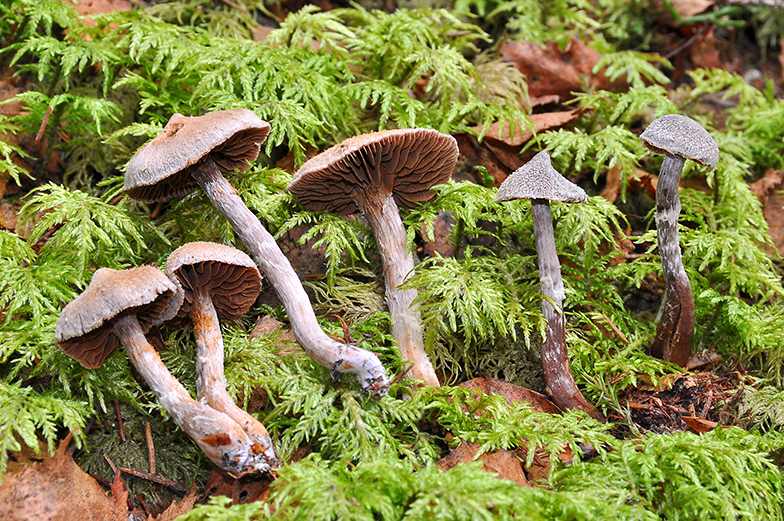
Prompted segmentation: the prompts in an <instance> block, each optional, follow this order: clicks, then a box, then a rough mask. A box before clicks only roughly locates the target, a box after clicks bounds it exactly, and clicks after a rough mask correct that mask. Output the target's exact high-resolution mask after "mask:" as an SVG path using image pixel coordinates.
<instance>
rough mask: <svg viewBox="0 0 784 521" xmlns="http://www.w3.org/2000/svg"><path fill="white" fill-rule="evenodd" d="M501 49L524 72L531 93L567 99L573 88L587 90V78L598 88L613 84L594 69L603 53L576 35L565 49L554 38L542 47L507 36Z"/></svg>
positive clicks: (576, 90)
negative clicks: (595, 72)
mask: <svg viewBox="0 0 784 521" xmlns="http://www.w3.org/2000/svg"><path fill="white" fill-rule="evenodd" d="M500 53H501V56H502V57H503V59H504V60H507V61H511V62H513V63H514V64H515V66H516V67H517V68H518V69H519V70H520V72H522V73H523V74H525V76H526V79H527V80H528V95H529V96H531V97H533V98H535V97H537V96H546V95H550V96H552V95H557V96H559V97H560V98H561V99H564V100H568V99H571V98H572V92H579V91H582V90H584V85H583V82H584V81H585V80H589V81H590V85H591V86H592V87H593V88H596V89H604V90H609V89H611V88H612V84H611V83H610V80H609V79H607V77H606V76H604V75H603V74H602V73H601V72H600V73H599V74H593V72H592V69H593V67H594V65H596V63H597V62H598V61H599V60H600V59H601V58H602V54H601V53H600V52H598V51H595V50H593V49H591V48H590V47H588V45H586V44H585V43H584V42H582V41H580V40H579V39H578V38H577V37H576V36H573V37H572V40H571V42H570V43H569V45H568V46H567V48H566V49H565V50H564V51H561V50H560V48H559V47H558V45H557V44H556V43H555V42H547V45H546V46H545V48H544V49H542V47H540V46H539V45H538V44H536V43H533V42H527V41H521V42H518V41H514V40H507V41H505V42H504V43H503V44H502V45H501V49H500Z"/></svg>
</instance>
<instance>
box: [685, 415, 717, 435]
mask: <svg viewBox="0 0 784 521" xmlns="http://www.w3.org/2000/svg"><path fill="white" fill-rule="evenodd" d="M681 420H683V423H685V424H686V425H688V426H689V428H690V429H691V430H693V431H694V432H696V433H697V434H703V433H706V432H710V431H712V430H713V429H715V428H716V427H717V426H718V425H719V423H718V422H712V421H710V420H706V419H705V418H699V417H696V416H681Z"/></svg>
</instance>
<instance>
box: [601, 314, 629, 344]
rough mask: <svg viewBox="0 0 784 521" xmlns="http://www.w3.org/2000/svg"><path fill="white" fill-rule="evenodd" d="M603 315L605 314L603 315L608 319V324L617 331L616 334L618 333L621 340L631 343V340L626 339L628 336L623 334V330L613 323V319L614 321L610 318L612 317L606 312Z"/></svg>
mask: <svg viewBox="0 0 784 521" xmlns="http://www.w3.org/2000/svg"><path fill="white" fill-rule="evenodd" d="M602 316H603V317H604V319H605V320H606V321H607V323H608V324H610V327H611V328H612V330H613V331H615V334H616V335H618V337H619V338H620V339H621V340H623V343H624V344H628V343H629V341H628V340H627V339H626V337H625V336H623V333H621V331H620V330H619V329H618V327H616V325H615V324H614V323H613V321H612V320H610V317H608V316H607V315H605V314H604V313H602Z"/></svg>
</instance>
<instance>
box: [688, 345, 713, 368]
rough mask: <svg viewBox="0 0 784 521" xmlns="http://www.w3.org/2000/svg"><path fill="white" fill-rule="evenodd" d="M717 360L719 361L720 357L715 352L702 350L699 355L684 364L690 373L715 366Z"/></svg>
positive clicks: (692, 356)
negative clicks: (708, 366) (699, 368)
mask: <svg viewBox="0 0 784 521" xmlns="http://www.w3.org/2000/svg"><path fill="white" fill-rule="evenodd" d="M719 360H721V355H720V354H718V353H717V352H716V351H708V350H707V349H703V350H702V351H700V352H699V353H697V354H695V355H691V356H690V357H689V361H688V362H686V369H688V370H689V371H692V370H694V369H697V368H698V367H704V366H706V365H710V364H715V363H716V362H718V361H719Z"/></svg>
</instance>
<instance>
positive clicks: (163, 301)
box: [55, 266, 271, 473]
mask: <svg viewBox="0 0 784 521" xmlns="http://www.w3.org/2000/svg"><path fill="white" fill-rule="evenodd" d="M177 291H178V288H177V287H176V286H175V284H174V283H173V282H172V281H170V280H169V279H168V277H166V275H164V273H163V272H162V271H161V270H159V269H158V268H156V267H155V266H142V267H139V268H132V269H129V270H124V271H117V270H113V269H109V268H101V269H99V270H98V271H96V272H95V274H94V275H93V278H92V280H91V281H90V285H89V286H88V287H87V289H86V290H84V292H83V293H82V294H81V295H79V296H78V297H77V298H76V299H74V300H73V301H72V302H70V303H69V304H68V305H67V306H65V308H64V309H63V311H62V313H60V317H59V318H58V319H57V326H56V328H55V341H56V342H57V343H58V344H59V345H60V347H61V348H62V349H63V351H65V352H66V353H67V354H68V355H69V356H71V357H73V358H75V359H76V360H77V361H79V362H80V363H81V364H82V365H83V366H84V367H86V368H90V369H93V368H97V367H100V366H101V365H102V364H103V362H104V361H105V360H106V358H107V357H108V356H109V355H110V354H111V353H112V352H113V351H114V350H115V349H116V348H117V347H118V346H119V345H120V344H122V345H123V346H125V349H126V350H127V351H128V357H129V358H130V360H131V363H132V364H133V366H134V367H135V368H136V370H137V371H138V372H139V374H140V375H141V376H142V378H144V380H145V381H146V382H147V385H149V386H150V389H152V391H153V392H154V393H155V396H157V397H158V400H159V401H160V402H161V405H162V406H163V408H164V409H166V410H167V411H168V412H169V414H170V415H171V417H172V419H173V420H174V423H176V424H177V425H179V426H180V427H181V428H182V430H184V431H185V432H186V433H187V434H188V435H189V436H190V437H191V438H193V440H194V441H195V442H196V444H197V445H198V446H199V448H201V450H202V451H204V453H205V454H206V455H207V457H208V458H209V459H210V461H212V462H213V463H214V464H215V465H217V466H218V467H220V468H221V469H223V470H226V471H230V472H236V473H241V472H245V471H248V470H258V471H269V470H270V468H271V467H270V462H269V461H268V459H267V457H266V455H265V454H264V450H263V449H264V448H263V447H262V446H261V445H260V444H259V443H256V442H254V441H253V440H251V438H250V437H248V435H247V434H246V433H245V431H243V430H242V429H241V428H240V426H239V425H237V423H235V422H234V421H233V420H232V419H231V418H229V417H228V416H227V415H226V414H224V413H222V412H218V411H216V410H214V409H212V408H210V407H208V406H207V405H204V404H201V403H199V402H197V401H196V400H194V399H193V398H191V396H190V394H188V391H186V390H185V388H184V387H183V386H182V384H181V383H180V382H178V381H177V379H176V378H174V376H173V375H172V374H171V373H170V372H169V371H168V369H166V366H165V365H163V362H162V361H161V358H160V356H158V353H157V351H155V349H154V348H153V347H152V346H151V345H150V344H149V342H147V339H146V338H145V337H144V333H145V332H146V331H147V330H148V329H149V328H150V327H151V326H152V325H153V323H155V322H157V321H160V320H162V319H166V318H169V317H171V315H172V314H173V312H176V306H170V303H171V301H172V299H173V298H175V295H176V294H177Z"/></svg>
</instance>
